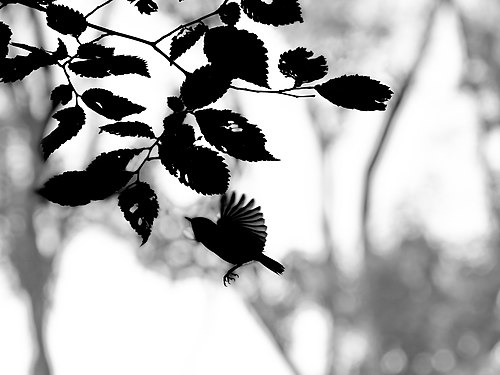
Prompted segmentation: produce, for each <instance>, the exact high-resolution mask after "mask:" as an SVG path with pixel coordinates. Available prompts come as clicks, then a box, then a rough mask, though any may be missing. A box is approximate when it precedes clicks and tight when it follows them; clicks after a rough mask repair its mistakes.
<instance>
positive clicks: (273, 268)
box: [258, 254, 285, 275]
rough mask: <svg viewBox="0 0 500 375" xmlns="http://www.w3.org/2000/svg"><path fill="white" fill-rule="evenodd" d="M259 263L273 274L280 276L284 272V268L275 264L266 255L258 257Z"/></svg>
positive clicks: (277, 263) (279, 264)
mask: <svg viewBox="0 0 500 375" xmlns="http://www.w3.org/2000/svg"><path fill="white" fill-rule="evenodd" d="M258 260H259V262H260V263H262V264H263V265H264V266H265V267H267V268H269V269H270V270H271V271H273V272H274V273H276V274H278V275H281V274H282V273H283V271H284V270H285V267H283V265H282V264H281V263H279V262H276V261H275V260H274V259H271V258H269V257H268V256H267V255H264V254H262V255H260V256H259V259H258Z"/></svg>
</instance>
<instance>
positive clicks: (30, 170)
mask: <svg viewBox="0 0 500 375" xmlns="http://www.w3.org/2000/svg"><path fill="white" fill-rule="evenodd" d="M10 15H11V16H12V17H13V18H15V16H16V15H17V13H16V14H10ZM29 16H30V20H31V22H32V24H33V25H34V28H35V30H36V34H37V36H36V40H37V41H38V43H37V44H38V45H40V46H42V47H43V40H42V36H43V32H42V31H43V30H42V29H41V25H40V23H39V19H38V17H37V14H36V13H35V12H34V11H33V10H32V9H30V11H29ZM29 79H36V80H37V89H40V88H41V90H39V91H38V92H41V94H38V95H37V93H36V92H33V90H32V89H30V88H29V86H28V85H27V83H26V82H27V80H25V81H23V82H19V83H16V84H12V85H10V86H3V87H2V89H3V90H4V91H5V92H6V95H5V97H6V98H7V99H8V101H9V105H8V106H6V108H8V110H7V111H6V112H5V117H6V119H5V121H4V129H3V130H4V134H6V137H2V139H1V140H0V142H1V143H3V144H2V147H1V150H2V153H3V155H2V160H7V162H4V163H3V165H2V171H1V173H2V180H3V184H2V185H3V186H2V190H3V191H2V206H3V207H2V209H3V211H4V212H5V213H6V218H7V220H8V222H9V225H10V228H11V230H10V233H9V241H8V242H9V259H10V263H11V266H12V268H13V269H14V271H15V273H16V276H17V282H18V285H19V286H20V287H21V289H22V290H23V291H24V292H25V293H26V295H27V297H28V298H27V299H28V308H29V316H30V317H31V327H32V332H33V336H34V351H35V352H34V362H33V364H32V371H31V373H32V374H33V375H50V374H51V373H52V371H51V365H50V359H49V355H48V352H47V347H46V322H47V307H48V301H49V300H50V290H49V288H48V284H49V282H50V280H51V277H52V274H53V263H54V262H53V261H54V255H53V254H55V251H51V252H50V254H42V253H41V252H40V249H39V246H38V244H37V231H36V228H35V223H34V218H35V214H36V212H37V210H38V209H39V208H40V200H39V198H38V197H37V196H36V194H35V190H36V188H37V184H38V183H39V181H40V174H41V173H42V170H43V168H44V166H43V162H42V159H41V153H40V140H41V139H42V137H43V135H44V133H45V130H46V127H47V125H48V123H49V120H50V115H51V113H52V108H50V104H51V103H50V102H49V101H47V99H48V96H49V94H50V91H51V87H52V74H51V70H50V69H43V70H42V71H41V72H37V73H36V77H30V78H29ZM37 96H41V98H40V97H37ZM41 100H43V103H44V104H45V105H46V107H47V110H46V114H45V115H41V116H40V115H37V114H35V110H34V108H33V107H32V105H30V103H33V102H37V101H41ZM13 143H14V144H15V147H12V144H13ZM9 161H10V162H11V163H9ZM12 161H15V162H14V163H12Z"/></svg>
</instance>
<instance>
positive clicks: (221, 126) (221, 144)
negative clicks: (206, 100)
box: [194, 109, 278, 161]
mask: <svg viewBox="0 0 500 375" xmlns="http://www.w3.org/2000/svg"><path fill="white" fill-rule="evenodd" d="M194 115H195V117H196V121H197V122H198V125H199V126H200V130H201V132H202V133H203V135H204V136H205V139H206V140H207V142H209V143H210V144H211V145H213V146H214V147H215V148H217V149H218V150H219V151H222V152H224V153H226V154H228V155H231V156H233V157H235V158H237V159H241V160H246V161H259V160H278V159H276V158H275V157H274V156H272V155H271V154H270V153H269V151H267V150H266V148H265V143H266V138H265V136H264V134H262V132H261V130H260V129H259V128H258V127H257V126H256V125H253V124H250V123H249V122H248V120H247V119H246V118H244V117H243V116H241V115H240V114H238V113H235V112H232V111H230V110H217V109H203V110H199V111H196V112H195V113H194Z"/></svg>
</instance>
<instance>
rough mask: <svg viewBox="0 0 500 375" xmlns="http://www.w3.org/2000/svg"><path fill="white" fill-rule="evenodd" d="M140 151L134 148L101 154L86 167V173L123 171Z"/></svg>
mask: <svg viewBox="0 0 500 375" xmlns="http://www.w3.org/2000/svg"><path fill="white" fill-rule="evenodd" d="M142 151H143V150H142V149H136V148H123V149H119V150H114V151H109V152H103V153H102V154H100V155H98V156H97V157H96V158H95V159H94V160H93V161H92V162H91V163H90V164H89V165H88V166H87V171H90V172H93V173H94V172H96V173H100V172H99V171H103V170H106V169H117V170H125V169H126V168H127V166H128V164H129V163H130V161H131V160H132V159H133V158H134V157H135V156H137V155H139V154H140V153H141V152H142Z"/></svg>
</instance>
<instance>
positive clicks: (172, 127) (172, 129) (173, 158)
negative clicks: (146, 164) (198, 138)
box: [158, 113, 230, 195]
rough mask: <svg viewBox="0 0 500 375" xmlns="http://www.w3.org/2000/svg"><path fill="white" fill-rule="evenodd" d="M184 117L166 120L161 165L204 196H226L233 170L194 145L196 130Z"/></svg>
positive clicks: (207, 151) (161, 148) (214, 156)
mask: <svg viewBox="0 0 500 375" xmlns="http://www.w3.org/2000/svg"><path fill="white" fill-rule="evenodd" d="M182 115H183V114H182V113H174V114H173V115H170V116H168V117H167V118H166V119H165V120H164V125H165V131H164V132H163V134H162V135H161V137H160V142H159V144H158V155H159V157H160V161H161V162H162V164H163V165H164V167H165V168H166V169H167V171H169V172H170V174H172V175H173V176H175V177H177V179H178V180H179V181H180V182H181V183H182V184H184V185H186V186H188V187H190V188H191V189H193V190H195V191H197V192H198V193H200V194H205V195H213V194H223V193H224V192H225V191H226V190H227V188H228V186H229V178H230V175H229V170H228V168H227V165H226V163H225V162H224V158H222V157H221V156H220V155H219V154H217V152H215V151H212V150H210V149H208V148H205V147H202V146H196V145H194V142H195V135H194V130H193V128H191V127H190V126H189V125H186V124H183V123H182V121H183V118H184V116H182Z"/></svg>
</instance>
